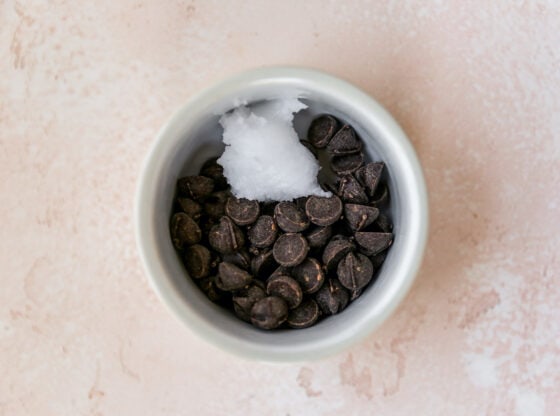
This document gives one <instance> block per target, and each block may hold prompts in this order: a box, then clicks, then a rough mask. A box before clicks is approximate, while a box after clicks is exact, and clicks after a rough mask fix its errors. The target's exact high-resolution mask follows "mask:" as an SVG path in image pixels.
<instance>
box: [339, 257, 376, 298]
mask: <svg viewBox="0 0 560 416" xmlns="http://www.w3.org/2000/svg"><path fill="white" fill-rule="evenodd" d="M337 276H338V280H339V281H340V283H341V284H342V285H343V286H344V287H345V288H347V289H348V290H350V291H351V292H356V291H358V290H361V289H362V288H364V287H365V286H366V285H367V284H368V283H369V282H370V281H371V278H372V277H373V265H372V264H371V261H370V260H369V259H368V258H367V257H366V256H364V255H363V254H361V253H356V254H354V253H352V252H350V253H348V254H347V255H346V256H345V257H344V258H343V259H342V260H340V262H339V263H338V267H337Z"/></svg>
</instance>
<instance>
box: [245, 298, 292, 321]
mask: <svg viewBox="0 0 560 416" xmlns="http://www.w3.org/2000/svg"><path fill="white" fill-rule="evenodd" d="M286 319H288V305H287V304H286V302H285V301H284V299H282V298H279V297H277V296H268V297H266V298H263V299H261V300H259V301H257V302H255V304H254V305H253V307H252V308H251V323H252V324H253V325H255V326H256V327H257V328H261V329H274V328H277V327H279V326H280V325H282V324H283V323H284V322H286Z"/></svg>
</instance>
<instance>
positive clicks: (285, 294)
mask: <svg viewBox="0 0 560 416" xmlns="http://www.w3.org/2000/svg"><path fill="white" fill-rule="evenodd" d="M266 292H267V293H268V294H269V295H270V296H278V297H279V298H282V299H284V300H285V301H286V303H287V305H288V308H290V309H293V308H295V307H297V306H298V305H299V304H300V303H301V300H302V299H303V292H302V290H301V287H300V286H299V284H298V282H297V281H296V280H295V279H293V278H291V277H290V276H286V275H278V276H271V277H270V278H269V279H268V280H267V282H266Z"/></svg>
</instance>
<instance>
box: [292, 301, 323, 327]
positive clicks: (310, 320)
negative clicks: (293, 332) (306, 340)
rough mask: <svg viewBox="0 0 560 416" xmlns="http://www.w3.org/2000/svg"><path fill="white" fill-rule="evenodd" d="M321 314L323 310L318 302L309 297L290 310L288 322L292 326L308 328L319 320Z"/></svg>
mask: <svg viewBox="0 0 560 416" xmlns="http://www.w3.org/2000/svg"><path fill="white" fill-rule="evenodd" d="M320 314H321V311H320V309H319V305H317V302H315V301H314V300H313V299H307V300H305V301H303V302H302V303H301V305H299V306H298V307H297V308H295V309H293V310H291V311H290V313H289V314H288V319H287V321H286V322H287V324H288V325H289V326H290V327H291V328H296V329H302V328H308V327H310V326H311V325H313V324H314V323H315V322H317V319H319V315H320Z"/></svg>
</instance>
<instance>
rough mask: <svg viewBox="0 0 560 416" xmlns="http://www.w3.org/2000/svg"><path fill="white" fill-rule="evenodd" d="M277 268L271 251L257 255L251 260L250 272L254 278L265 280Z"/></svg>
mask: <svg viewBox="0 0 560 416" xmlns="http://www.w3.org/2000/svg"><path fill="white" fill-rule="evenodd" d="M277 268H278V263H276V260H274V255H273V254H272V250H266V251H263V252H262V253H259V254H257V255H256V256H255V257H253V259H252V260H251V271H252V272H253V275H254V276H255V277H258V278H259V279H265V278H267V277H268V276H270V275H271V274H272V273H273V272H274V270H276V269H277Z"/></svg>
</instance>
